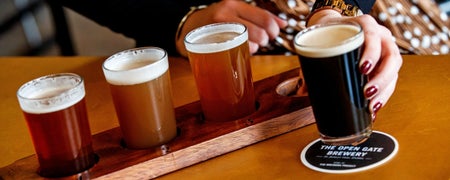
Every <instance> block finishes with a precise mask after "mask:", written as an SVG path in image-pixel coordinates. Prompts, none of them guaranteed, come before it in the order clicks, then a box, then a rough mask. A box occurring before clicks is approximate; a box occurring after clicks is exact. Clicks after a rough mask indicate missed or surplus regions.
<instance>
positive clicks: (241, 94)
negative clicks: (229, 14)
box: [184, 23, 256, 121]
mask: <svg viewBox="0 0 450 180" xmlns="http://www.w3.org/2000/svg"><path fill="white" fill-rule="evenodd" d="M184 42H185V46H186V49H187V51H188V57H189V60H190V63H191V69H192V72H193V73H194V77H195V81H196V85H197V89H198V93H199V95H200V103H201V106H202V110H203V114H204V116H205V119H206V121H230V120H235V119H238V118H242V117H244V116H247V115H250V114H252V113H253V112H255V111H256V107H255V93H254V88H253V79H252V72H251V67H250V51H249V45H248V32H247V28H246V27H245V26H244V25H242V24H238V23H217V24H209V25H206V26H203V27H199V28H197V29H194V30H192V31H191V32H189V33H188V34H187V35H186V37H185V41H184Z"/></svg>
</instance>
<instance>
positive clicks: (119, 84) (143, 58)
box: [103, 47, 177, 149]
mask: <svg viewBox="0 0 450 180" xmlns="http://www.w3.org/2000/svg"><path fill="white" fill-rule="evenodd" d="M103 72H104V75H105V78H106V80H107V81H108V83H109V85H110V90H111V95H112V98H113V102H114V106H115V110H116V114H117V116H118V119H119V124H120V128H121V130H122V134H123V138H124V141H125V144H126V147H127V148H130V149H144V148H150V147H154V146H157V145H162V144H164V143H167V142H169V141H170V140H172V139H173V138H175V136H176V135H177V126H176V120H175V110H174V107H173V102H172V84H171V81H170V74H169V60H168V57H167V52H166V51H165V50H164V49H161V48H158V47H141V48H135V49H129V50H125V51H122V52H118V53H116V54H114V55H112V56H110V57H109V58H108V59H106V60H105V62H104V63H103Z"/></svg>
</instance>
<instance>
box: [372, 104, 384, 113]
mask: <svg viewBox="0 0 450 180" xmlns="http://www.w3.org/2000/svg"><path fill="white" fill-rule="evenodd" d="M382 106H383V104H381V103H380V102H377V103H375V105H374V106H373V108H372V109H373V113H374V114H375V113H377V112H378V111H379V110H380V109H381V107H382Z"/></svg>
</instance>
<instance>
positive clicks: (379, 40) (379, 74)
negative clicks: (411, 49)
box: [355, 16, 403, 114]
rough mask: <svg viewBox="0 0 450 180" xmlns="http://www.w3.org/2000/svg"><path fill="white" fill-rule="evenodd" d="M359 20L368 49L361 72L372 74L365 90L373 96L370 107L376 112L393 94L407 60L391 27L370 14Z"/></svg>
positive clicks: (361, 64) (362, 62)
mask: <svg viewBox="0 0 450 180" xmlns="http://www.w3.org/2000/svg"><path fill="white" fill-rule="evenodd" d="M355 20H356V21H358V22H359V23H360V24H361V25H362V26H363V29H364V36H365V44H364V52H363V54H362V56H361V61H360V64H359V65H360V70H361V73H363V74H366V75H368V77H369V81H368V82H367V84H366V85H365V87H364V93H365V96H366V97H367V98H368V99H370V104H369V109H370V111H371V112H372V113H373V114H375V113H376V112H377V111H378V110H380V108H381V107H383V105H385V104H386V103H387V101H388V100H389V98H390V97H391V95H392V94H393V92H394V90H395V86H396V83H397V79H398V72H399V70H400V67H401V65H402V62H403V60H402V57H401V55H400V52H399V50H398V46H397V45H396V43H395V42H394V41H393V38H392V34H391V32H390V31H389V30H388V29H387V28H385V27H384V26H381V25H379V24H378V23H377V22H376V21H375V20H374V19H373V18H371V17H370V16H360V17H357V18H356V19H355Z"/></svg>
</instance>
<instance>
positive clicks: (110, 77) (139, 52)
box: [102, 46, 169, 85]
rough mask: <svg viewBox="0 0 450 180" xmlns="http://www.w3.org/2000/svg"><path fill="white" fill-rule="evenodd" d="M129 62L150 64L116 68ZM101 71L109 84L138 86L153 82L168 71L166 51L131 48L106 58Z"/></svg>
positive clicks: (155, 48) (153, 47)
mask: <svg viewBox="0 0 450 180" xmlns="http://www.w3.org/2000/svg"><path fill="white" fill-rule="evenodd" d="M130 61H141V62H150V63H146V64H145V65H139V66H136V67H130V68H124V69H118V68H117V66H121V65H124V64H126V63H127V62H130ZM113 67H116V68H113ZM102 69H103V73H104V75H105V78H106V80H107V81H108V82H109V83H111V84H116V85H133V84H139V83H143V82H147V81H150V80H153V79H155V78H157V77H159V76H161V75H162V74H164V73H165V72H166V71H167V70H168V69H169V60H168V54H167V52H166V50H164V49H162V48H159V47H155V46H146V47H138V48H131V49H127V50H123V51H120V52H117V53H115V54H113V55H111V56H110V57H108V58H107V59H106V60H105V61H104V62H103V65H102Z"/></svg>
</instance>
